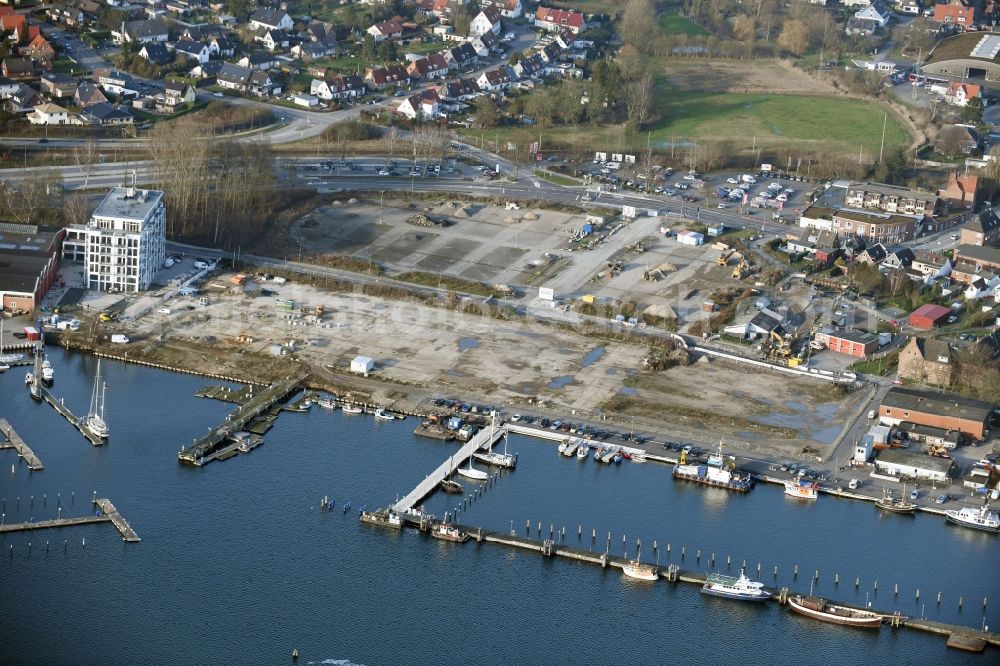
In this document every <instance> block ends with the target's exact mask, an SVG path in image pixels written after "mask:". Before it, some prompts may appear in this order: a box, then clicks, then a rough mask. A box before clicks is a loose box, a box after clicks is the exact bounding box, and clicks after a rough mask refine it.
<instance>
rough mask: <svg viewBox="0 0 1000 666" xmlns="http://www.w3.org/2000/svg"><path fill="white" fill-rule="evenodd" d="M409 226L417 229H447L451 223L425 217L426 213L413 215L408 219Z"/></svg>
mask: <svg viewBox="0 0 1000 666" xmlns="http://www.w3.org/2000/svg"><path fill="white" fill-rule="evenodd" d="M406 223H407V224H412V225H413V226H415V227H447V226H449V225H450V224H451V223H450V222H449V221H448V220H446V219H444V218H440V219H435V218H432V217H429V216H427V215H425V214H424V213H417V214H416V215H411V216H410V217H408V218H406Z"/></svg>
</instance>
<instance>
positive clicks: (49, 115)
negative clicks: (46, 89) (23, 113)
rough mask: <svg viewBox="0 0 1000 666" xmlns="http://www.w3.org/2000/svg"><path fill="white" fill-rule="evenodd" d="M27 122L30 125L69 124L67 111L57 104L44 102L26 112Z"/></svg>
mask: <svg viewBox="0 0 1000 666" xmlns="http://www.w3.org/2000/svg"><path fill="white" fill-rule="evenodd" d="M28 122H29V123H31V124H32V125H69V111H67V110H66V109H64V108H62V107H61V106H58V105H57V104H53V103H51V102H45V103H43V104H39V105H38V106H36V107H35V110H34V111H32V112H31V113H29V114H28Z"/></svg>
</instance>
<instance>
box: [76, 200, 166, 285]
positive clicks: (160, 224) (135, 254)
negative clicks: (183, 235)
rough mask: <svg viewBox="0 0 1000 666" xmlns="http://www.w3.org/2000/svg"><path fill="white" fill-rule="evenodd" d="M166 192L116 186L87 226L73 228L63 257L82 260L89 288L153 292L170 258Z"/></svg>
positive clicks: (78, 225) (80, 225) (79, 225)
mask: <svg viewBox="0 0 1000 666" xmlns="http://www.w3.org/2000/svg"><path fill="white" fill-rule="evenodd" d="M166 238H167V237H166V206H165V205H164V203H163V192H159V191H157V190H140V189H137V188H135V187H115V188H113V189H112V190H111V191H110V192H108V194H107V196H105V197H104V200H103V201H102V202H101V203H100V205H98V207H97V210H95V211H94V214H93V215H91V216H90V221H89V222H88V223H87V224H74V225H70V226H69V227H67V235H66V241H65V243H64V244H63V256H64V257H65V258H66V259H71V260H74V261H82V262H83V264H84V278H85V280H86V283H87V288H88V289H101V290H107V291H112V290H114V291H140V290H143V289H148V288H149V285H150V284H151V283H152V281H153V276H154V275H155V274H156V271H157V270H159V269H160V267H161V266H163V261H164V259H165V258H166Z"/></svg>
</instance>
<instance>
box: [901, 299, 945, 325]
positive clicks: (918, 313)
mask: <svg viewBox="0 0 1000 666" xmlns="http://www.w3.org/2000/svg"><path fill="white" fill-rule="evenodd" d="M950 314H951V310H949V309H948V308H946V307H945V306H943V305H933V304H931V303H928V304H927V305H921V306H920V307H919V308H917V309H916V310H914V311H913V312H911V313H910V319H909V323H910V326H912V327H913V328H919V329H921V330H925V331H929V330H930V329H932V328H934V327H935V326H937V325H938V324H940V323H941V322H942V321H944V320H945V319H947V318H948V315H950Z"/></svg>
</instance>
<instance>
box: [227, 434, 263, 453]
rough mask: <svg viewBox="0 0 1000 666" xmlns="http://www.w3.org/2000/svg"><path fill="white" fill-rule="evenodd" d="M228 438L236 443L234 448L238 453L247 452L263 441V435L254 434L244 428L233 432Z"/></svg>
mask: <svg viewBox="0 0 1000 666" xmlns="http://www.w3.org/2000/svg"><path fill="white" fill-rule="evenodd" d="M229 439H230V440H232V441H233V442H234V443H235V444H236V449H237V450H238V451H239V452H240V453H249V452H250V451H252V450H253V449H256V448H257V447H258V446H260V445H261V444H263V443H264V438H263V437H261V436H260V435H255V434H253V433H251V432H246V431H245V430H240V431H239V432H234V433H233V434H232V435H230V436H229Z"/></svg>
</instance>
